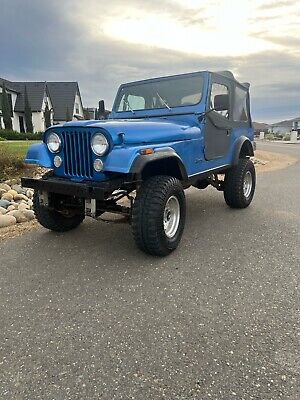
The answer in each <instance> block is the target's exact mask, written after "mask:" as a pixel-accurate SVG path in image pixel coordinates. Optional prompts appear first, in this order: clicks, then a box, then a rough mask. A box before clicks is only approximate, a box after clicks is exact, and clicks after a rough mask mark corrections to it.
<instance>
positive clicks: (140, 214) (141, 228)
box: [132, 175, 186, 256]
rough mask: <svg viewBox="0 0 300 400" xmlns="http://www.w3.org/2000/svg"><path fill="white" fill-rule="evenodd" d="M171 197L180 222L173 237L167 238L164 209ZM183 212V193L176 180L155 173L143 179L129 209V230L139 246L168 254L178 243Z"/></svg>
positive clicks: (184, 209) (183, 219)
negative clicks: (177, 205)
mask: <svg viewBox="0 0 300 400" xmlns="http://www.w3.org/2000/svg"><path fill="white" fill-rule="evenodd" d="M173 196H174V197H175V198H176V199H177V200H178V203H179V209H180V214H179V225H178V228H177V230H176V233H175V234H174V236H173V237H172V238H169V237H168V236H167V235H166V233H165V230H164V212H165V206H166V204H167V202H168V200H169V199H170V198H171V197H173ZM177 200H175V201H177ZM173 201H174V199H173ZM185 214H186V204H185V195H184V191H183V188H182V185H181V183H180V181H179V180H178V179H176V178H173V177H171V176H165V175H158V176H154V177H151V178H149V179H148V180H146V181H145V182H143V183H142V185H141V187H140V189H139V190H138V192H137V196H136V199H135V202H134V205H133V210H132V232H133V236H134V239H135V242H136V244H137V246H138V247H139V249H141V250H142V251H144V252H146V253H148V254H151V255H155V256H166V255H168V254H170V253H171V252H172V251H173V250H175V249H176V248H177V246H178V244H179V242H180V239H181V236H182V233H183V230H184V225H185Z"/></svg>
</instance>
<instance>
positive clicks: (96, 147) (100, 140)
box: [92, 133, 109, 156]
mask: <svg viewBox="0 0 300 400" xmlns="http://www.w3.org/2000/svg"><path fill="white" fill-rule="evenodd" d="M108 147H109V145H108V141H107V139H106V137H105V136H104V135H102V133H96V135H94V136H93V138H92V150H93V152H94V153H95V154H96V155H97V156H103V155H104V154H105V153H106V152H107V150H108Z"/></svg>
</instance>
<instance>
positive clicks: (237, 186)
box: [224, 158, 256, 208]
mask: <svg viewBox="0 0 300 400" xmlns="http://www.w3.org/2000/svg"><path fill="white" fill-rule="evenodd" d="M255 184H256V174H255V167H254V164H253V162H252V161H251V160H250V159H249V158H241V159H240V160H239V163H238V165H236V166H234V167H232V168H230V169H229V170H228V171H227V172H226V173H225V180H224V198H225V201H226V204H227V205H228V206H229V207H231V208H246V207H248V206H249V204H250V203H251V201H252V199H253V196H254V192H255Z"/></svg>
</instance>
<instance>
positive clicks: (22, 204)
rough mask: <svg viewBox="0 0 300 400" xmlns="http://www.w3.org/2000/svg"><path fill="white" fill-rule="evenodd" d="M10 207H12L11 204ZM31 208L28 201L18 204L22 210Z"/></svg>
mask: <svg viewBox="0 0 300 400" xmlns="http://www.w3.org/2000/svg"><path fill="white" fill-rule="evenodd" d="M9 207H11V206H9ZM29 209H30V207H29V205H28V204H26V203H20V204H19V205H18V210H20V211H23V210H29Z"/></svg>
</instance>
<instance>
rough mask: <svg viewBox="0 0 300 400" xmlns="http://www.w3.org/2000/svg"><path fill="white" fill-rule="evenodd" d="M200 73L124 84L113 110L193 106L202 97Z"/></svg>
mask: <svg viewBox="0 0 300 400" xmlns="http://www.w3.org/2000/svg"><path fill="white" fill-rule="evenodd" d="M202 90H203V78H202V76H201V75H194V76H184V77H182V76H181V77H174V78H167V79H161V80H155V81H153V82H144V83H138V84H136V85H135V84H133V85H128V86H124V87H123V88H122V89H121V91H120V92H119V94H118V97H117V99H116V104H115V111H117V112H122V111H137V110H149V109H159V108H170V109H171V108H173V107H184V106H193V105H196V104H198V103H199V102H200V100H201V98H202Z"/></svg>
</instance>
